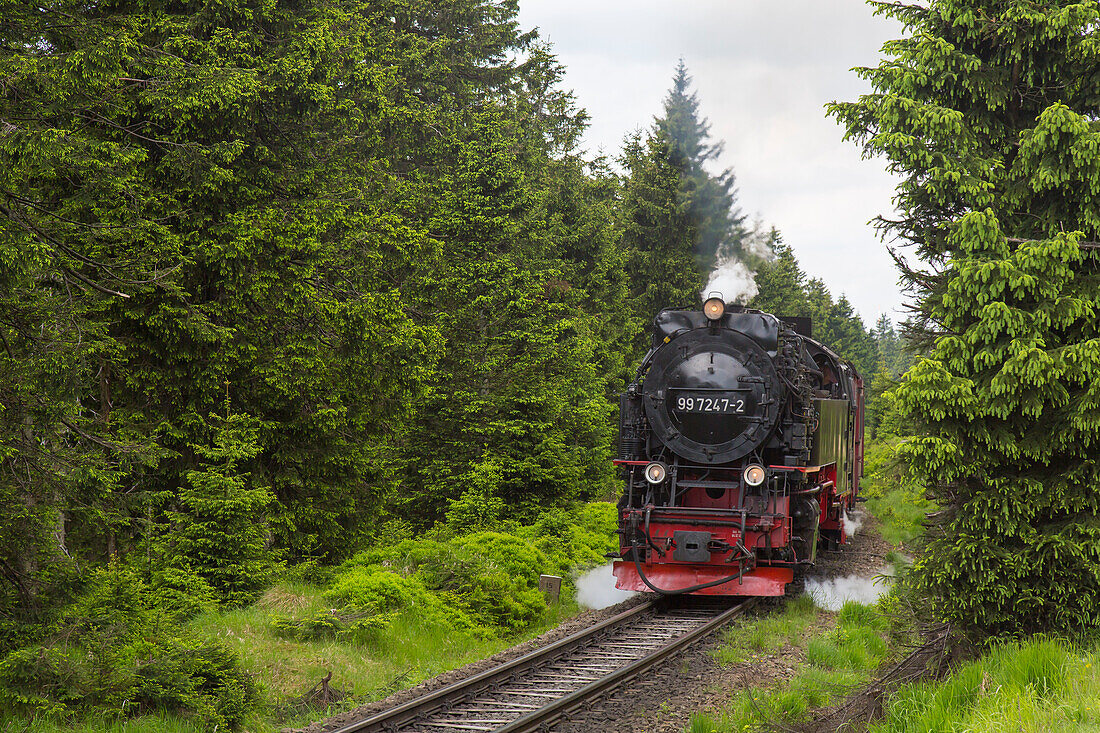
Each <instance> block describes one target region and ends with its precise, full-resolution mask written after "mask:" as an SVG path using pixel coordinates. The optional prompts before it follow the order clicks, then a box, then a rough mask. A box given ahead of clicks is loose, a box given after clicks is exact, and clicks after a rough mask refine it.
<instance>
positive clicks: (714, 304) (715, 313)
mask: <svg viewBox="0 0 1100 733" xmlns="http://www.w3.org/2000/svg"><path fill="white" fill-rule="evenodd" d="M725 312H726V303H725V301H723V300H722V299H721V298H707V300H706V302H704V303H703V315H705V316H706V317H707V318H709V319H710V320H712V321H717V320H718V319H719V318H721V317H722V314H723V313H725Z"/></svg>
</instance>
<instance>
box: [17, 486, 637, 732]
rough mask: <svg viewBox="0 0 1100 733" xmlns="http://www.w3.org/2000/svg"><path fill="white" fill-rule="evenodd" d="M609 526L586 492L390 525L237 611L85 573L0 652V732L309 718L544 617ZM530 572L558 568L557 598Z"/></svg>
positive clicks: (502, 643) (174, 587) (420, 674)
mask: <svg viewBox="0 0 1100 733" xmlns="http://www.w3.org/2000/svg"><path fill="white" fill-rule="evenodd" d="M615 527H616V516H615V507H614V505H612V504H606V503H593V504H586V505H579V506H576V507H574V508H572V509H568V510H567V509H556V510H548V511H546V512H544V513H543V514H542V515H541V517H540V519H539V520H538V521H537V522H536V523H535V524H533V525H529V526H520V525H516V524H501V525H500V526H498V527H496V529H495V531H485V530H480V531H473V532H471V531H469V528H466V527H464V526H448V525H442V526H440V527H437V528H436V529H435V530H433V531H432V532H431V533H429V535H428V536H426V537H422V538H413V537H410V536H408V533H407V532H406V533H404V536H395V535H393V534H391V535H389V536H387V537H386V539H385V541H382V542H381V543H380V544H379V546H376V547H374V548H371V549H368V550H365V551H363V552H360V553H358V554H357V555H355V556H354V557H353V558H352V559H351V560H349V561H348V562H346V563H344V564H343V565H341V566H339V567H336V568H327V567H322V566H318V565H317V564H316V563H313V562H309V563H303V564H302V565H301V566H299V567H292V568H289V569H288V570H287V571H286V572H285V573H284V577H283V579H282V580H280V581H279V582H277V583H276V584H275V585H274V586H272V587H270V588H268V589H267V591H266V592H265V593H264V594H263V595H262V596H261V597H260V598H259V600H258V601H257V602H255V603H253V604H252V605H249V606H246V607H240V608H234V607H231V606H224V605H223V606H220V607H219V606H218V605H217V603H216V602H215V600H214V598H213V596H212V594H211V593H210V592H209V588H208V587H207V586H205V584H204V583H203V582H201V578H197V577H191V576H190V575H186V573H185V574H184V575H180V574H179V573H178V572H177V573H175V574H171V573H169V574H167V575H166V574H165V573H164V572H161V571H158V572H156V573H153V574H149V573H144V572H143V571H142V569H141V568H139V567H125V566H119V567H114V566H112V567H111V568H110V569H108V570H104V571H97V572H95V573H93V574H92V575H91V576H90V579H89V580H87V581H86V582H85V588H84V590H83V591H82V592H81V593H80V594H79V595H78V596H77V599H76V601H75V602H74V603H72V604H71V605H70V606H67V607H66V608H64V609H61V610H60V611H58V612H57V613H56V615H55V619H54V620H53V622H52V624H51V625H50V626H49V627H45V630H44V631H43V633H42V634H41V635H40V636H39V637H38V638H35V639H27V640H25V641H24V645H23V646H20V647H16V648H13V649H10V650H3V649H0V733H7V731H28V732H33V733H53V732H54V731H60V730H77V731H84V733H92V732H93V731H95V732H97V733H98V732H99V731H103V732H104V733H106V732H107V731H110V732H111V733H128V732H129V731H138V730H141V731H146V730H148V731H155V732H162V733H184V732H187V733H190V732H191V731H200V730H213V729H214V728H215V727H216V728H217V729H218V730H227V729H240V728H247V729H248V730H250V731H274V730H276V729H277V728H279V727H281V726H283V725H293V724H305V723H308V722H310V721H312V720H316V719H317V718H320V717H323V716H324V715H326V714H328V713H331V712H335V711H336V710H337V709H340V708H342V707H350V706H354V705H357V704H361V703H363V702H366V701H369V700H374V699H378V698H381V697H384V696H386V695H388V694H389V693H391V692H394V691H396V690H398V689H402V688H405V687H409V686H412V685H414V684H416V683H418V682H420V681H422V680H424V679H426V678H429V677H432V676H435V675H438V674H440V673H442V672H445V671H447V670H449V669H454V668H456V667H459V666H462V665H463V664H466V663H468V662H472V661H476V660H478V659H483V658H484V657H487V656H490V655H492V654H494V653H496V652H497V651H500V650H503V649H505V648H507V647H509V646H511V645H512V644H514V643H516V642H517V641H520V640H522V639H526V638H529V637H531V636H534V635H536V634H538V633H540V632H542V631H544V630H546V629H549V628H551V627H553V626H556V625H557V624H558V623H560V622H561V621H562V620H564V619H565V618H566V617H568V616H569V615H572V614H573V613H575V612H576V610H577V606H576V604H575V602H574V595H575V587H574V585H573V581H572V577H573V576H574V574H575V573H577V572H581V571H583V570H585V569H587V568H589V567H592V566H594V565H596V564H598V563H600V562H602V561H603V553H604V552H606V551H607V550H608V549H609V548H610V547H612V546H614V544H615ZM540 574H555V575H560V576H562V577H563V581H564V582H563V584H562V595H561V599H560V602H558V603H555V604H548V603H547V601H546V599H545V598H544V597H543V595H542V593H540V592H539V590H538V578H539V575H540ZM329 673H331V674H332V677H331V679H330V680H329V682H328V684H329V685H330V686H331V688H333V689H334V690H336V691H338V693H340V694H337V695H335V696H334V697H335V698H340V700H341V701H340V702H337V703H335V704H334V705H332V704H330V705H328V706H325V705H321V706H320V707H318V705H317V703H316V701H315V700H313V699H312V698H309V699H307V698H308V696H307V693H308V692H309V691H310V689H311V688H313V687H314V686H315V685H317V684H318V683H319V682H320V680H321V679H322V678H324V677H326V675H328V674H329ZM328 702H329V703H331V702H332V700H331V699H330V700H329V701H328Z"/></svg>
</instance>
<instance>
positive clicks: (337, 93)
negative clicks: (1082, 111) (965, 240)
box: [0, 0, 909, 725]
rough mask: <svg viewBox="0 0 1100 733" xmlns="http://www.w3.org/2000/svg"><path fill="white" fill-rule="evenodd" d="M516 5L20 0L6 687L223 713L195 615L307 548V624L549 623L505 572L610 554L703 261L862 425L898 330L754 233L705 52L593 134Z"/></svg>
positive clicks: (48, 699) (80, 701)
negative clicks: (852, 400) (827, 357)
mask: <svg viewBox="0 0 1100 733" xmlns="http://www.w3.org/2000/svg"><path fill="white" fill-rule="evenodd" d="M516 14H517V6H516V2H514V1H510V0H505V1H504V2H488V1H486V0H451V1H450V2H446V3H438V2H424V1H420V0H395V1H389V2H380V3H371V4H369V5H360V4H358V3H354V2H347V1H338V2H309V1H307V2H302V3H293V4H292V3H280V2H268V3H247V2H222V3H201V4H169V5H166V6H165V5H161V4H145V3H140V2H134V3H117V4H112V5H108V6H94V7H93V6H88V5H87V4H83V3H75V2H59V3H55V4H53V5H51V7H50V12H41V11H40V9H39V8H37V7H35V6H31V5H27V4H23V3H12V4H8V5H6V6H5V7H4V13H3V17H2V20H0V38H2V47H3V55H2V57H0V72H2V74H0V76H2V78H3V79H4V84H3V87H2V88H0V191H2V192H3V197H2V201H0V280H2V282H3V287H2V288H0V337H2V347H3V349H2V351H0V365H2V366H0V368H2V370H3V372H2V378H0V405H2V408H0V424H2V429H0V461H2V464H0V466H2V471H0V695H3V696H4V697H3V699H4V701H5V702H6V703H8V704H10V705H13V706H17V707H19V708H20V709H23V710H29V711H32V713H33V714H42V715H47V716H55V717H57V718H58V719H67V718H66V716H70V717H71V716H74V715H75V716H79V715H81V714H83V713H85V712H87V711H90V710H96V709H102V708H104V707H111V706H119V705H121V707H122V709H123V710H124V711H126V714H127V715H137V714H140V713H142V712H143V711H146V710H152V709H161V708H164V707H168V708H173V709H179V710H182V711H185V712H188V713H189V714H192V715H196V716H199V717H202V718H203V719H204V720H207V721H210V722H211V724H212V725H213V724H227V725H235V724H239V723H240V721H241V720H243V719H244V717H245V716H246V715H247V714H248V711H249V710H250V709H251V708H252V706H254V704H255V699H256V691H255V689H254V685H253V683H252V682H251V681H250V680H249V679H248V676H247V675H246V674H244V673H243V672H242V671H241V669H240V666H239V664H238V661H237V660H236V658H235V656H234V654H233V653H232V652H230V651H228V650H227V649H225V648H223V647H220V646H218V645H216V644H212V643H209V642H208V641H205V640H201V639H197V638H193V637H192V636H189V635H188V633H187V632H186V630H185V628H184V626H183V625H184V624H185V622H186V621H187V620H188V619H189V618H192V617H194V615H195V614H197V613H200V612H201V611H202V610H203V609H207V608H212V607H221V608H234V607H242V606H245V605H247V604H249V603H251V602H253V601H254V600H256V599H257V598H258V597H259V595H260V594H261V593H262V592H263V591H264V590H265V589H267V588H268V587H269V585H270V583H271V582H272V581H273V580H274V579H275V578H279V577H287V576H288V575H295V574H297V576H298V577H325V578H326V579H327V580H328V581H331V583H332V595H331V598H334V599H338V600H339V601H340V603H342V604H346V606H347V608H348V609H350V611H349V612H348V613H347V614H345V615H344V616H342V617H340V618H330V617H323V618H319V620H318V621H317V624H315V625H314V627H315V626H317V625H318V624H320V625H324V624H325V623H330V624H342V625H343V626H342V627H341V629H342V630H343V631H345V632H347V633H352V634H361V635H368V636H369V635H370V634H371V633H372V630H374V629H376V628H377V627H378V626H379V625H384V624H386V623H389V622H390V621H392V620H393V616H392V614H393V613H395V612H397V611H399V610H400V609H401V608H403V607H405V606H408V605H409V604H410V603H412V602H413V600H417V599H419V600H417V602H419V603H420V604H421V605H422V606H423V605H425V604H427V605H431V604H436V606H432V607H433V608H436V610H437V611H438V614H439V617H440V618H441V619H444V620H445V621H446V622H447V623H449V624H451V625H452V626H457V627H458V628H464V629H467V630H469V631H470V633H471V634H473V635H475V636H477V635H481V636H491V635H494V634H507V633H509V632H512V631H515V630H518V629H522V628H525V627H527V626H529V625H530V624H531V623H533V621H534V619H535V618H536V617H537V615H538V611H539V609H540V604H541V603H542V601H541V597H540V596H539V595H538V594H537V592H536V590H535V589H534V588H531V587H529V584H527V581H526V580H521V581H517V580H515V578H517V577H522V578H526V577H530V575H531V572H529V571H534V572H535V573H536V574H537V572H539V571H542V570H543V569H547V568H548V569H552V570H559V571H562V569H568V568H569V567H571V566H573V565H576V564H578V563H580V564H583V563H586V562H591V561H592V560H593V558H596V557H598V556H599V554H600V553H601V552H602V551H603V549H605V548H603V547H598V546H597V544H598V543H597V542H595V541H594V540H591V537H593V536H600V533H601V532H603V531H606V525H607V522H608V517H607V516H606V513H605V514H600V511H601V510H599V509H598V508H597V509H593V508H591V507H590V506H585V505H584V504H583V502H585V501H589V500H592V499H596V498H606V497H609V496H613V495H614V493H615V491H616V478H615V476H614V473H613V471H612V466H611V462H610V459H611V455H612V451H613V436H614V423H615V417H614V413H615V405H616V402H617V395H618V392H619V390H620V389H621V388H622V387H623V385H624V384H625V382H626V380H627V379H628V378H629V376H630V374H631V370H632V368H633V365H634V364H636V363H637V361H638V360H639V358H640V357H641V355H642V353H643V352H644V350H645V346H646V341H647V336H646V334H645V331H644V326H645V324H646V323H647V322H648V321H649V320H650V319H651V318H652V316H653V315H654V314H655V313H656V312H657V310H659V309H660V308H661V307H666V306H690V305H694V304H697V303H698V302H699V296H700V293H703V292H705V291H706V290H707V288H708V287H711V286H712V285H713V283H708V279H709V277H710V276H711V274H712V273H713V272H715V271H716V270H717V271H722V270H723V269H726V270H731V271H734V272H740V271H741V270H739V269H738V268H744V269H745V271H746V272H747V270H749V269H751V270H752V271H753V272H754V273H755V278H754V280H753V283H752V286H751V287H747V286H746V287H744V288H741V289H740V292H738V293H736V294H734V293H727V296H728V297H731V298H732V297H734V295H739V296H743V298H744V299H745V300H747V301H748V304H749V305H751V306H752V307H757V308H760V309H762V310H767V311H771V312H775V313H779V314H781V315H794V316H808V317H810V318H812V319H813V321H814V324H815V335H816V336H817V337H818V338H820V339H821V340H822V341H823V342H825V343H826V344H827V345H829V346H831V347H833V348H834V349H835V350H836V351H838V352H839V353H840V354H842V355H844V356H845V357H846V358H848V359H850V360H852V361H853V362H854V363H855V364H856V365H857V367H858V368H859V369H860V370H861V371H862V373H863V374H864V375H865V376H866V377H867V379H868V383H869V385H870V389H869V392H870V394H871V397H872V402H873V404H872V407H871V410H870V413H871V415H872V420H871V427H872V430H874V429H875V428H876V426H877V422H878V419H879V417H878V415H879V414H880V411H879V410H878V408H877V407H876V406H875V405H877V404H878V403H877V402H875V400H876V399H877V398H878V396H879V395H881V394H882V393H883V392H884V391H885V390H886V389H887V388H888V387H889V386H890V383H891V380H892V379H893V378H895V377H897V376H898V375H899V374H900V373H901V372H902V371H904V370H905V369H906V368H907V366H908V364H909V357H908V356H907V355H906V354H905V353H904V352H903V350H902V349H901V344H900V340H899V337H898V335H897V334H896V333H895V331H894V328H893V326H892V324H891V322H890V320H889V318H887V317H885V316H884V317H883V318H881V319H879V321H878V322H877V323H876V324H875V325H874V327H873V328H871V329H868V328H867V326H866V325H865V324H864V323H862V322H861V320H860V319H859V318H858V316H856V315H855V313H854V312H853V309H852V307H851V305H850V303H848V301H847V300H846V299H845V298H844V297H843V296H841V297H839V298H834V297H833V295H832V294H831V293H830V292H829V290H828V288H827V287H826V286H825V284H824V283H822V282H821V281H820V280H817V279H814V278H812V277H809V276H808V275H807V274H806V273H804V272H803V271H802V270H801V268H800V267H799V264H798V262H797V259H796V258H795V256H794V253H793V251H792V249H791V247H790V246H788V245H787V244H786V243H785V242H784V241H783V238H782V234H781V233H780V232H778V231H775V230H774V229H767V228H762V227H760V226H755V227H754V226H750V225H748V224H747V223H746V218H745V217H744V215H743V214H742V213H741V212H740V210H739V208H738V205H737V196H736V188H735V179H734V176H733V173H732V171H729V170H725V171H723V170H717V169H716V158H717V154H718V152H719V150H720V143H719V142H716V141H713V140H711V139H710V136H709V130H708V126H707V123H706V120H705V118H704V117H703V116H702V114H701V112H700V109H699V102H698V100H697V99H696V98H695V96H694V95H693V93H692V91H691V86H690V77H689V75H688V71H687V69H686V68H685V66H684V65H683V64H682V63H681V64H680V66H679V67H678V68H676V69H675V70H670V71H672V85H671V88H670V91H669V93H668V95H667V97H666V99H665V100H664V108H663V111H662V112H661V113H660V114H659V115H658V116H657V118H656V119H655V120H654V121H653V122H652V124H650V125H648V126H647V127H645V128H644V129H642V130H640V131H639V132H638V133H637V134H635V135H632V136H631V137H629V138H628V139H627V140H626V141H624V146H623V150H622V151H621V153H620V154H619V155H618V156H617V157H616V159H614V160H608V159H603V158H595V159H589V158H585V157H584V156H582V155H581V154H580V153H579V152H578V149H577V143H578V139H579V136H580V134H581V132H582V131H583V129H584V126H585V123H586V117H585V114H584V112H583V111H582V110H579V109H577V108H576V105H575V103H574V100H573V98H572V96H571V95H570V93H569V92H568V91H567V90H565V89H563V88H562V87H561V78H562V68H561V67H560V65H559V64H558V63H557V62H556V60H555V58H554V56H553V53H552V50H551V49H550V48H549V47H548V46H547V45H546V44H544V43H542V42H541V41H540V40H539V38H538V37H537V35H536V34H535V33H533V32H525V31H523V30H522V29H520V28H519V27H518V25H517V22H516ZM644 123H645V121H642V120H640V121H639V124H644ZM754 290H755V293H754V292H753V291H754ZM612 520H613V518H612ZM413 538H421V539H422V540H424V541H426V542H429V543H436V544H435V545H432V546H426V545H424V544H417V543H415V542H413ZM590 540H591V541H590ZM410 542H413V544H408V543H410ZM525 544H526V545H531V546H532V547H534V548H535V549H534V550H532V551H531V552H529V553H528V554H526V555H524V554H523V551H522V550H521V549H520V548H521V546H523V545H525ZM539 553H541V554H539ZM441 557H446V558H450V559H447V560H446V561H444V560H441V559H440V558H441ZM494 557H497V558H499V557H508V558H517V557H521V558H522V561H520V560H517V562H520V563H521V566H522V572H521V571H520V569H519V567H520V566H517V568H512V569H511V570H509V569H508V568H501V567H500V566H499V563H498V564H494V562H493V561H491V560H492V558H494ZM402 562H403V563H408V564H409V572H408V573H407V574H405V575H401V574H399V573H394V572H391V570H392V568H394V567H395V564H398V563H402ZM334 568H337V569H339V571H338V572H337V571H334V570H333V569H334ZM387 569H389V570H387ZM513 571H514V572H513ZM334 572H335V573H336V574H335V575H333V574H332V573H334ZM326 573H328V574H327V575H326ZM414 575H415V576H416V582H412V580H410V578H411V577H412V576H414ZM425 589H428V590H431V591H433V592H436V591H438V592H439V593H436V595H433V596H432V598H433V599H434V600H431V599H428V597H427V596H425V597H423V598H421V597H420V596H418V595H417V594H420V593H422V592H423V591H424V590H425ZM410 599H412V600H410ZM440 599H442V600H440ZM494 599H496V600H495V601H494ZM500 599H509V600H508V601H507V602H505V601H503V600H500ZM494 603H495V605H494ZM403 604H404V605H403ZM387 614H390V615H387ZM307 626H308V625H307ZM314 627H309V628H305V627H303V626H302V625H297V626H292V627H288V628H286V629H284V631H285V632H286V633H288V634H302V633H315V632H316V631H317V629H316V628H314Z"/></svg>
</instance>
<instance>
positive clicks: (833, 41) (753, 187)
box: [520, 0, 901, 325]
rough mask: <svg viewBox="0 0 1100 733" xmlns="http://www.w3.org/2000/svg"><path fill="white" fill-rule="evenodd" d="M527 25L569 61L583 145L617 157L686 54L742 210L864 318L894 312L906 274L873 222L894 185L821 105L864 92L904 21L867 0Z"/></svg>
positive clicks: (551, 2) (577, 5) (581, 10)
mask: <svg viewBox="0 0 1100 733" xmlns="http://www.w3.org/2000/svg"><path fill="white" fill-rule="evenodd" d="M520 22H521V24H522V25H523V26H524V27H531V26H539V27H540V29H541V32H542V35H543V36H544V37H546V38H548V39H549V40H550V41H551V42H552V43H553V44H554V50H555V52H556V53H557V55H558V57H559V59H560V60H561V61H562V63H564V64H565V66H566V69H567V74H566V79H565V83H566V85H568V86H570V87H571V88H573V89H574V90H575V92H576V94H577V99H578V102H579V103H580V105H581V106H583V107H584V108H586V109H587V110H588V112H589V114H590V115H591V116H592V125H591V128H590V129H589V131H588V134H587V135H586V137H585V144H586V147H587V148H588V149H590V150H592V151H596V150H600V149H602V150H603V151H604V152H605V153H608V154H611V155H614V154H615V153H616V152H617V151H618V150H619V148H620V145H621V142H622V139H623V137H624V136H625V135H626V134H628V133H629V132H631V131H632V130H635V129H638V128H645V127H647V126H648V125H649V124H650V122H652V119H653V116H654V115H655V114H657V113H658V112H659V111H660V109H661V100H662V99H663V97H664V95H665V93H666V92H667V90H668V87H669V84H670V82H671V79H672V74H673V71H674V68H675V66H676V62H677V60H678V59H679V58H680V57H681V56H682V57H683V58H684V59H685V61H686V62H687V64H688V69H689V71H690V73H691V74H692V76H693V77H694V80H695V90H696V92H697V93H698V95H699V100H700V104H701V111H702V113H703V114H704V115H705V116H706V117H708V118H709V119H710V122H711V126H712V127H711V132H712V134H713V136H714V137H715V138H717V139H721V140H724V141H725V142H726V151H725V153H724V155H723V158H722V164H723V165H726V166H731V167H732V168H733V169H734V171H735V172H736V174H737V179H738V187H739V190H740V201H741V205H742V208H743V209H744V210H745V211H746V212H748V213H749V214H750V215H752V214H755V213H759V214H760V215H761V216H762V217H763V219H764V220H765V222H767V223H770V224H775V225H776V226H777V227H779V229H780V230H781V231H782V232H783V234H784V237H785V239H786V241H787V242H788V243H789V244H790V245H791V246H792V247H793V248H794V250H795V253H796V255H797V256H798V258H799V260H800V261H801V262H802V264H803V266H804V267H805V268H806V270H807V271H808V272H809V273H810V274H811V275H813V276H818V277H821V278H822V279H824V280H825V282H826V284H827V285H828V286H829V288H830V290H832V292H833V293H834V295H839V294H841V293H845V294H847V295H848V298H849V300H851V301H852V303H853V305H854V306H855V308H856V310H857V311H858V312H859V313H860V314H861V315H862V316H863V318H864V320H865V321H866V322H867V323H868V325H871V324H872V323H873V322H874V320H875V319H876V318H877V316H878V315H879V314H880V313H883V312H894V311H895V310H896V309H897V307H898V306H899V305H900V303H901V296H900V295H899V292H898V288H897V287H896V280H897V275H896V272H895V271H894V269H893V265H892V263H891V261H890V258H889V256H888V255H887V253H886V250H885V247H884V245H883V244H882V243H881V242H880V241H879V240H878V238H877V235H876V234H875V232H874V230H873V228H872V227H871V226H870V225H868V224H867V222H868V220H870V219H871V218H873V217H874V216H876V215H878V214H884V215H889V214H890V213H891V211H892V209H893V206H892V204H891V196H892V193H893V189H894V186H895V181H894V180H893V179H892V178H891V177H890V176H889V175H887V174H886V173H885V171H884V165H883V163H882V162H881V161H865V160H861V156H860V151H859V149H858V148H857V147H856V146H855V145H854V144H852V143H850V142H844V141H843V139H842V138H843V132H842V130H841V128H840V127H839V126H838V125H837V124H836V123H835V122H834V121H833V120H832V119H830V118H826V117H825V110H824V105H825V104H826V103H827V102H829V101H831V100H834V99H836V100H854V99H856V98H857V97H858V95H860V94H862V93H865V92H867V91H868V87H867V85H866V83H865V82H864V81H862V80H861V79H859V78H858V77H857V76H856V75H855V74H854V73H852V72H851V71H849V69H850V68H851V67H853V66H874V65H875V64H877V63H878V59H879V53H878V49H879V48H880V47H881V46H882V44H883V42H884V41H886V40H888V39H890V38H895V37H899V36H900V35H901V29H900V27H898V26H897V25H896V24H895V23H892V22H890V21H887V20H885V19H883V18H876V17H874V16H873V15H872V13H871V8H870V7H869V6H867V5H865V4H864V3H863V2H860V1H858V0H830V2H826V3H822V2H814V1H812V0H797V1H789V2H766V1H765V0H751V1H750V0H692V1H691V2H685V1H684V0H680V1H679V2H673V0H660V1H658V0H649V1H647V2H637V1H628V0H601V1H599V2H591V1H589V2H580V1H579V0H523V1H522V3H521V13H520Z"/></svg>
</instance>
